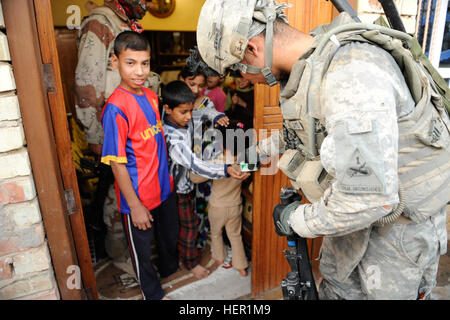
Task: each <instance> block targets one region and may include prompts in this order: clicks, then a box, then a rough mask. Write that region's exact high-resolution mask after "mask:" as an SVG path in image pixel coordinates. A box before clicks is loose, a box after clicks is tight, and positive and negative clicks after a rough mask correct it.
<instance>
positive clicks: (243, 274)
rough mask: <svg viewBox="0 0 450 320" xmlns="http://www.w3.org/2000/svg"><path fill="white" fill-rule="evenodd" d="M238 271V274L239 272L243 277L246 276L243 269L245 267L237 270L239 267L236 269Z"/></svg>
mask: <svg viewBox="0 0 450 320" xmlns="http://www.w3.org/2000/svg"><path fill="white" fill-rule="evenodd" d="M238 271H239V274H240V275H241V276H243V277H246V276H247V270H245V269H241V270H239V269H238Z"/></svg>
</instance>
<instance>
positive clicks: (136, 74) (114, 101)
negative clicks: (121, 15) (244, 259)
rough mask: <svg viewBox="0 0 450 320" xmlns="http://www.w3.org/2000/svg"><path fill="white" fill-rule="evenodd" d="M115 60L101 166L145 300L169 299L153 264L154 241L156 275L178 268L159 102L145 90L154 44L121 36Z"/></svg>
mask: <svg viewBox="0 0 450 320" xmlns="http://www.w3.org/2000/svg"><path fill="white" fill-rule="evenodd" d="M111 61H112V66H113V68H115V69H118V70H119V73H120V77H121V82H120V85H119V86H118V87H117V88H116V89H115V90H114V92H113V94H112V95H111V96H110V97H109V98H108V100H107V102H106V105H105V107H104V108H103V112H102V119H101V121H102V125H103V130H104V143H103V152H102V158H101V161H102V162H103V163H105V164H107V165H111V168H112V171H113V174H114V178H115V180H116V193H117V202H118V206H119V211H120V212H121V213H123V214H122V224H123V230H124V232H125V235H126V238H127V240H128V245H129V248H130V254H131V258H132V262H133V268H134V271H135V273H136V275H137V277H138V281H139V283H140V285H141V289H142V293H143V296H144V299H146V300H157V299H168V298H167V297H166V296H165V294H164V291H163V289H162V287H161V284H160V282H159V279H158V274H157V272H156V270H155V269H154V268H153V265H152V262H151V256H152V239H153V237H155V238H156V240H157V241H158V244H159V245H158V247H159V268H158V272H159V274H160V276H161V277H167V276H169V275H170V274H172V273H174V272H175V271H176V270H177V269H178V256H177V240H178V230H179V222H178V212H177V211H178V210H177V203H176V195H175V194H174V193H172V190H173V178H172V176H171V175H170V173H169V167H168V159H167V151H166V143H165V140H164V132H163V128H162V124H161V120H160V117H159V110H158V97H157V95H156V93H155V92H153V91H152V90H150V89H147V88H145V87H143V84H144V82H145V80H146V79H147V77H148V75H149V73H150V44H149V43H148V41H147V39H146V38H145V37H144V36H142V35H140V34H138V33H136V32H131V31H125V32H122V33H120V34H119V35H118V36H117V38H116V39H115V43H114V54H113V56H112V59H111Z"/></svg>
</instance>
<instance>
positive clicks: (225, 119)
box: [216, 116, 230, 127]
mask: <svg viewBox="0 0 450 320" xmlns="http://www.w3.org/2000/svg"><path fill="white" fill-rule="evenodd" d="M229 124H230V119H229V118H228V117H227V116H225V117H222V118H220V119H218V120H217V121H216V127H217V125H220V126H221V127H228V125H229Z"/></svg>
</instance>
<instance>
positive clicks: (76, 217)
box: [2, 0, 98, 299]
mask: <svg viewBox="0 0 450 320" xmlns="http://www.w3.org/2000/svg"><path fill="white" fill-rule="evenodd" d="M2 5H3V9H4V10H3V11H4V12H3V13H4V17H5V23H6V26H7V30H8V40H9V46H10V52H11V60H12V63H13V66H14V73H15V78H16V79H15V80H16V86H17V96H18V98H19V103H20V109H21V113H22V119H23V124H24V130H25V134H26V139H27V146H28V150H29V154H30V160H31V166H32V169H33V177H34V181H35V184H36V190H37V193H38V196H39V205H40V208H41V213H42V218H43V221H44V225H45V229H46V235H47V239H48V242H49V248H50V253H51V257H52V263H53V268H54V271H55V275H56V280H57V282H58V287H59V291H60V294H61V298H62V299H85V298H88V299H89V298H93V299H96V298H98V296H97V289H96V283H95V276H94V271H93V267H92V261H91V256H90V252H89V245H88V241H87V236H86V229H85V226H84V218H83V212H82V207H81V200H80V195H79V191H78V184H77V179H76V173H75V168H74V165H73V160H72V153H71V145H70V136H69V130H68V123H67V118H66V117H67V113H66V107H65V103H64V95H63V91H62V84H61V75H60V69H59V60H58V53H57V50H56V42H55V34H54V29H53V28H54V27H53V17H52V10H51V5H50V0H34V1H30V0H3V1H2ZM77 267H78V268H77ZM78 271H80V272H78ZM80 273H81V274H80ZM78 275H80V276H81V279H80V280H82V285H83V287H81V286H78V285H77V284H78V281H77V280H78V279H75V281H73V282H72V279H74V278H73V277H77V276H78ZM70 284H72V285H73V286H72V285H70ZM83 289H84V290H83Z"/></svg>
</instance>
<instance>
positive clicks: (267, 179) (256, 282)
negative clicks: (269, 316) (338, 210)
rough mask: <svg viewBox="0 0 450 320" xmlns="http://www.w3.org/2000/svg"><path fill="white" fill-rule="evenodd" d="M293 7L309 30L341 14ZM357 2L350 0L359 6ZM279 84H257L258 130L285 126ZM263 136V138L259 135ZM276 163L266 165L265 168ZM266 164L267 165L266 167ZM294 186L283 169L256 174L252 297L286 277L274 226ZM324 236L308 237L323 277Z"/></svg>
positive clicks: (317, 0)
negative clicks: (286, 191) (283, 197)
mask: <svg viewBox="0 0 450 320" xmlns="http://www.w3.org/2000/svg"><path fill="white" fill-rule="evenodd" d="M283 2H286V3H289V4H290V5H291V8H289V9H288V10H287V17H288V21H289V23H290V25H291V26H293V27H294V28H296V29H298V30H300V31H302V32H305V33H307V32H309V31H311V29H313V28H314V27H316V26H318V25H321V24H324V23H329V22H330V21H331V20H332V19H333V18H334V17H336V16H337V15H338V12H337V10H336V9H335V8H334V7H333V5H332V4H331V2H330V1H327V0H312V1H300V0H287V1H283ZM355 2H356V1H350V4H352V5H353V7H354V8H355ZM279 93H280V88H279V85H277V86H274V87H272V88H271V87H269V86H268V85H263V84H257V85H256V86H255V120H254V121H255V129H256V130H257V132H258V133H259V132H261V131H260V130H268V131H269V132H268V134H267V136H270V130H274V129H275V130H281V129H282V117H281V110H280V108H279ZM258 138H260V137H258ZM270 165H273V163H270V164H267V165H265V167H267V166H270ZM263 167H264V166H263ZM286 186H289V187H290V186H291V184H290V182H289V179H288V178H287V177H286V176H285V175H284V174H283V173H281V172H278V173H276V174H275V175H262V174H261V171H258V172H256V173H255V175H254V191H253V225H252V228H253V231H252V232H253V234H252V296H257V295H258V294H260V293H261V292H262V291H266V290H269V289H272V288H275V287H277V286H279V285H280V283H281V280H282V279H283V278H285V277H286V273H287V272H288V271H290V270H289V265H288V263H287V261H286V258H285V257H284V254H283V252H282V251H283V250H284V249H286V248H287V243H286V238H285V237H279V236H277V234H276V233H275V228H274V226H273V219H272V211H273V208H274V206H275V205H276V204H279V203H280V199H279V197H280V190H281V188H282V187H286ZM321 244H322V239H321V238H317V239H308V248H309V255H310V259H311V261H312V266H313V273H314V276H315V278H316V279H319V278H320V272H319V270H318V261H317V260H316V259H317V257H318V255H319V250H320V246H321Z"/></svg>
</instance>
